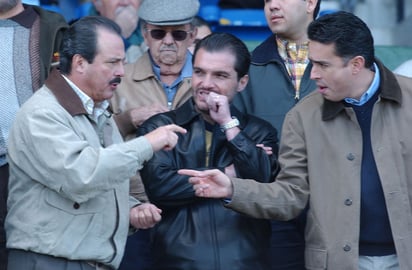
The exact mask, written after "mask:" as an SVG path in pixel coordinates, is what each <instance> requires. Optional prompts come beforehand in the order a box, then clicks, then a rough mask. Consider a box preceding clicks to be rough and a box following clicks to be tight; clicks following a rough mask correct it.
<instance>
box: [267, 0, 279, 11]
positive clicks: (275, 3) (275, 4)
mask: <svg viewBox="0 0 412 270" xmlns="http://www.w3.org/2000/svg"><path fill="white" fill-rule="evenodd" d="M280 1H281V0H270V1H268V2H266V5H268V7H269V9H270V10H275V9H279V7H280Z"/></svg>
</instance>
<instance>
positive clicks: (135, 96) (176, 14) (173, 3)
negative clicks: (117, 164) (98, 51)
mask: <svg viewBox="0 0 412 270" xmlns="http://www.w3.org/2000/svg"><path fill="white" fill-rule="evenodd" d="M199 5H200V4H199V2H198V0H157V1H151V0H148V1H143V2H142V4H141V6H140V7H139V18H140V24H141V29H140V30H141V31H142V33H143V37H144V40H145V42H144V43H145V44H146V45H147V46H148V48H149V49H148V51H146V52H145V53H144V54H143V55H142V57H140V58H139V59H138V60H137V61H136V62H134V63H129V64H126V65H125V76H124V78H123V80H122V82H121V84H120V85H119V87H118V89H117V91H116V92H115V93H114V96H113V98H112V99H111V105H112V108H113V111H114V118H115V120H116V123H117V125H118V127H119V129H120V132H121V134H122V135H123V137H124V138H125V139H126V140H130V139H132V138H135V137H136V129H137V127H138V126H140V125H141V124H142V123H143V122H144V121H145V120H146V119H148V118H149V117H150V116H152V115H154V114H156V113H160V112H165V111H168V110H170V109H174V108H176V107H178V106H180V105H182V104H183V103H184V102H185V101H186V100H187V99H188V98H189V97H190V96H191V91H190V87H191V77H192V63H191V61H192V55H191V53H190V52H189V50H188V48H189V46H190V45H191V44H192V43H193V41H194V39H195V37H196V33H197V29H196V28H195V27H194V25H193V24H192V19H193V17H194V16H195V15H196V14H197V12H198V9H199ZM131 193H132V195H133V196H135V197H136V198H138V199H139V200H140V201H144V202H147V200H148V199H147V196H146V194H145V191H144V187H143V184H142V182H141V179H140V176H139V175H136V177H134V178H133V180H132V182H131ZM148 241H149V231H148V230H139V231H137V232H136V233H135V234H133V235H131V236H130V237H129V239H128V241H127V245H126V251H125V256H124V259H123V262H122V264H121V270H128V269H134V270H138V269H143V268H145V267H148V265H150V262H151V259H150V258H151V254H150V252H149V251H148V244H149V243H148Z"/></svg>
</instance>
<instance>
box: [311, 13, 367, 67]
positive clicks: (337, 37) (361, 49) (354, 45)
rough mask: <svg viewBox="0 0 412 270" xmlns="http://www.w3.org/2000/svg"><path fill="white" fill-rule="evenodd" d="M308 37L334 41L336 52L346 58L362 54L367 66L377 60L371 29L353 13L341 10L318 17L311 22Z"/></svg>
mask: <svg viewBox="0 0 412 270" xmlns="http://www.w3.org/2000/svg"><path fill="white" fill-rule="evenodd" d="M308 37H309V39H310V40H313V41H316V42H320V43H322V44H332V43H334V45H335V54H336V55H337V56H339V57H342V58H344V59H346V60H349V59H351V58H353V57H355V56H362V57H363V58H364V59H365V67H366V68H371V67H372V65H373V62H374V60H375V49H374V47H373V37H372V34H371V31H370V30H369V28H368V26H367V25H366V24H365V23H364V22H363V21H362V20H361V19H359V18H358V17H356V16H355V15H353V14H352V13H349V12H345V11H339V12H336V13H331V14H327V15H324V16H322V17H320V18H318V19H317V20H315V21H313V22H311V23H310V24H309V27H308Z"/></svg>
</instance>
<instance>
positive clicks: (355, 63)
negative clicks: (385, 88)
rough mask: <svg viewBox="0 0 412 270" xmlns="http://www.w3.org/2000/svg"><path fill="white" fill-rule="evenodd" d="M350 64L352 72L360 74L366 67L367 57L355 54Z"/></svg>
mask: <svg viewBox="0 0 412 270" xmlns="http://www.w3.org/2000/svg"><path fill="white" fill-rule="evenodd" d="M349 65H350V66H351V69H352V74H358V73H359V72H360V71H361V70H363V69H364V68H365V58H363V56H360V55H358V56H355V57H353V58H352V59H351V60H350V61H349Z"/></svg>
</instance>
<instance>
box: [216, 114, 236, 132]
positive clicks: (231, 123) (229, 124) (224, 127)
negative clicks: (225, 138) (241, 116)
mask: <svg viewBox="0 0 412 270" xmlns="http://www.w3.org/2000/svg"><path fill="white" fill-rule="evenodd" d="M239 124H240V123H239V120H238V119H237V118H236V117H234V116H232V120H230V121H229V122H227V123H226V124H224V125H221V126H220V129H221V130H222V132H225V131H226V130H228V129H231V128H234V127H237V126H239Z"/></svg>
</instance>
